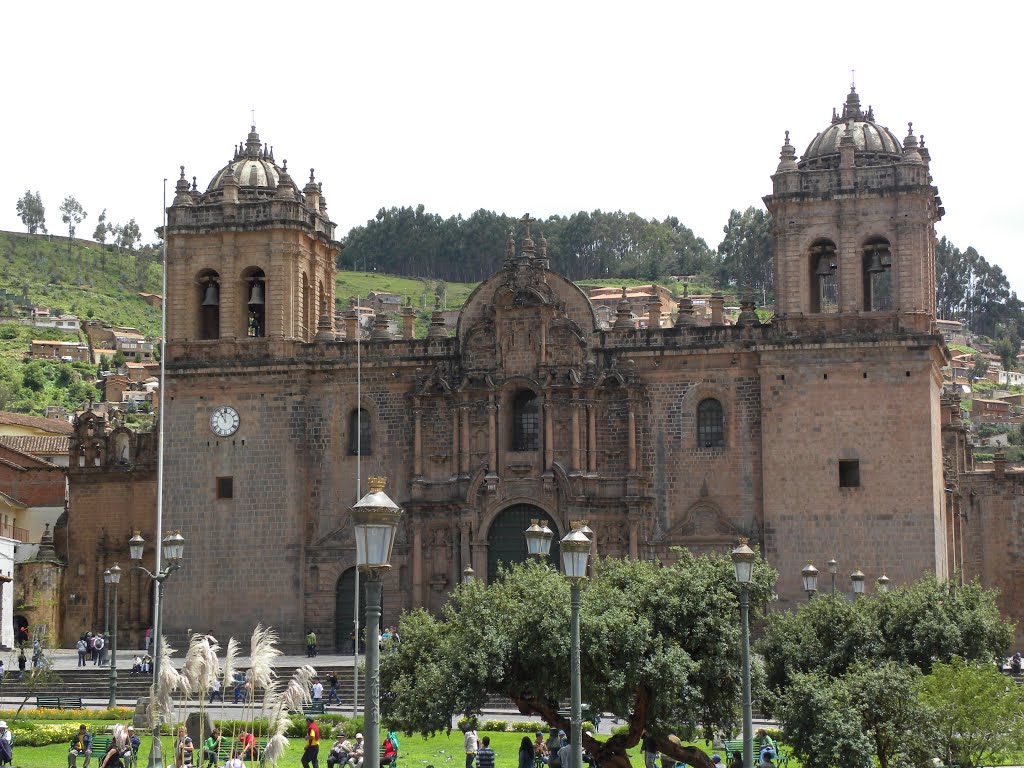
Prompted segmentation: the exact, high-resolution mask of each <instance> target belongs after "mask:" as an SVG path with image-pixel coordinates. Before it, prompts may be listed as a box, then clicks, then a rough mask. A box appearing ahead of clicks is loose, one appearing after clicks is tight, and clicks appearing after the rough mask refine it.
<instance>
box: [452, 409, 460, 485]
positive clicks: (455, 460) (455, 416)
mask: <svg viewBox="0 0 1024 768" xmlns="http://www.w3.org/2000/svg"><path fill="white" fill-rule="evenodd" d="M451 409H452V463H451V473H452V475H457V474H459V407H458V406H457V405H456V404H455V403H454V402H452V404H451Z"/></svg>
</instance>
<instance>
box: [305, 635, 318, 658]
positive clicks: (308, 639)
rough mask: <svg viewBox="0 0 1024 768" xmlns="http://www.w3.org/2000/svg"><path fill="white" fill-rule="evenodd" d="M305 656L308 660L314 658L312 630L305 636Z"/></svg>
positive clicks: (314, 638)
mask: <svg viewBox="0 0 1024 768" xmlns="http://www.w3.org/2000/svg"><path fill="white" fill-rule="evenodd" d="M306 656H307V657H309V658H313V657H314V656H316V632H314V631H313V630H312V629H311V630H309V634H308V635H306Z"/></svg>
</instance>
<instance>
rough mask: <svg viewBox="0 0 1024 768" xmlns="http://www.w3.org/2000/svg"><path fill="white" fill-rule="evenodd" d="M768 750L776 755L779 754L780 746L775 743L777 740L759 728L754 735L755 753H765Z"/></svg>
mask: <svg viewBox="0 0 1024 768" xmlns="http://www.w3.org/2000/svg"><path fill="white" fill-rule="evenodd" d="M766 749H770V750H772V751H773V752H774V753H775V754H776V755H778V754H779V745H778V744H776V743H775V739H773V738H772V737H771V736H769V735H768V731H766V730H765V729H764V728H758V729H757V732H756V733H755V734H754V751H755V752H764V751H765V750H766Z"/></svg>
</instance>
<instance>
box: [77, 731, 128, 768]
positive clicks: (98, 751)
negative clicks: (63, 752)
mask: <svg viewBox="0 0 1024 768" xmlns="http://www.w3.org/2000/svg"><path fill="white" fill-rule="evenodd" d="M112 740H113V737H112V736H93V737H92V756H93V758H94V759H95V760H96V765H99V764H100V763H102V762H103V758H104V757H105V756H106V754H107V751H108V750H109V749H110V742H111V741H112ZM140 748H141V747H140ZM79 757H82V755H78V756H76V757H75V764H76V765H77V764H78V758H79ZM138 757H139V756H138V753H136V752H132V753H131V755H129V756H128V757H127V758H123V759H122V762H123V763H124V765H125V768H135V764H136V762H137V760H138Z"/></svg>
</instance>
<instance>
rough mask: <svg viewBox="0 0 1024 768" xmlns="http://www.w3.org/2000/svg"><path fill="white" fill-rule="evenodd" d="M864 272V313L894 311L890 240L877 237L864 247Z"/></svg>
mask: <svg viewBox="0 0 1024 768" xmlns="http://www.w3.org/2000/svg"><path fill="white" fill-rule="evenodd" d="M862 270H863V278H864V311H865V312H882V311H885V310H887V309H892V252H891V251H890V250H889V241H888V240H886V239H885V238H882V237H876V238H872V239H871V240H870V241H868V243H867V244H866V245H865V246H864V256H863V258H862Z"/></svg>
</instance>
